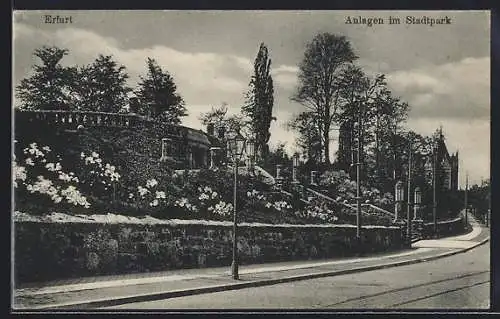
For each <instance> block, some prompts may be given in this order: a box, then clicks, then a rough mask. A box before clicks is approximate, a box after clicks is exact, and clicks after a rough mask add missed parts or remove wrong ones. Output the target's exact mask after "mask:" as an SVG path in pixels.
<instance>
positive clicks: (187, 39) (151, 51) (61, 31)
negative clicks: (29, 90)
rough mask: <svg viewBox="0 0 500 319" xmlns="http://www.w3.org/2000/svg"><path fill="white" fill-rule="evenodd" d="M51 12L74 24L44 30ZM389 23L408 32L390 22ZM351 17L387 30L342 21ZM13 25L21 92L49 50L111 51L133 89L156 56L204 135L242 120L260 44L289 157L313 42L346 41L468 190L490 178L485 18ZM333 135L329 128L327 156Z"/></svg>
mask: <svg viewBox="0 0 500 319" xmlns="http://www.w3.org/2000/svg"><path fill="white" fill-rule="evenodd" d="M47 15H50V16H52V17H56V16H57V15H59V16H60V17H71V23H66V24H49V23H45V21H46V16H47ZM389 16H392V17H398V18H400V19H401V24H399V25H395V24H388V19H389ZM406 16H412V17H415V18H421V17H430V18H440V17H446V16H447V17H449V18H450V19H451V23H450V24H445V25H433V26H430V25H428V24H427V25H424V24H418V25H417V24H406V23H405V21H406V20H405V19H406ZM347 17H351V20H353V18H358V17H362V18H372V17H378V18H382V19H383V21H384V24H378V25H372V26H371V27H370V26H368V25H366V24H347V23H346V20H347ZM13 20H14V21H13V24H14V26H13V83H14V85H17V84H18V83H19V82H20V81H21V79H23V78H25V77H27V76H29V75H30V73H31V72H32V66H33V65H34V64H38V63H39V61H38V60H37V59H36V58H35V57H34V56H33V51H34V50H35V49H37V48H39V47H41V46H43V45H49V46H50V45H56V46H59V47H63V48H66V49H68V50H69V54H68V55H67V56H66V57H64V59H63V60H62V64H63V65H85V64H88V63H91V62H92V61H93V60H94V59H95V58H96V57H97V56H98V54H105V55H112V56H113V57H114V59H115V60H117V61H118V62H119V63H121V64H123V65H124V66H126V68H127V72H128V74H129V75H130V78H129V85H130V86H132V87H135V85H136V84H137V82H138V80H139V77H140V76H141V75H145V73H146V63H145V61H146V58H147V57H151V58H154V59H156V60H157V61H158V62H159V64H160V65H161V67H162V68H163V69H164V70H166V71H168V72H169V73H170V74H171V75H172V76H173V78H174V81H175V83H176V84H177V88H178V92H179V93H180V95H181V96H182V97H183V98H184V100H185V102H186V107H187V110H188V113H189V115H188V116H187V117H185V118H183V124H184V125H186V126H190V127H194V128H200V129H201V128H202V127H201V124H200V121H199V115H200V113H201V112H207V111H209V110H210V109H211V108H212V107H214V106H220V105H222V104H223V103H227V105H228V108H229V113H236V112H239V110H240V108H241V105H242V104H243V101H244V93H245V92H246V91H247V90H248V83H249V81H250V77H251V75H252V71H253V66H252V64H253V61H254V59H255V56H256V54H257V51H258V48H259V45H260V43H261V42H263V43H265V44H266V46H267V47H268V49H269V55H270V58H271V59H272V67H271V68H272V75H273V80H274V85H275V95H274V108H273V115H274V116H276V118H277V120H276V121H274V122H273V123H272V124H271V140H270V144H271V146H274V145H277V144H278V143H280V142H285V143H286V147H287V150H288V151H289V152H290V153H291V152H293V151H294V150H295V145H294V133H293V132H290V131H287V130H286V127H285V124H286V122H287V121H289V120H290V119H291V118H292V117H293V115H294V114H298V113H299V112H301V111H303V110H304V107H303V106H302V105H300V104H297V103H295V102H292V101H291V100H290V96H291V95H292V94H293V92H294V90H295V89H296V86H297V72H298V67H297V66H298V64H299V63H300V61H301V60H302V58H303V55H304V50H305V47H306V44H307V43H308V42H310V41H311V40H312V39H313V37H314V36H315V35H316V34H318V33H322V32H330V33H334V34H339V35H344V36H346V37H347V39H348V40H349V41H350V42H351V44H352V47H353V49H354V51H355V53H356V54H357V55H358V56H359V59H358V60H357V61H356V64H357V65H360V66H361V67H362V68H363V70H364V71H365V72H366V73H367V74H368V75H370V76H374V75H376V74H385V75H386V77H387V82H388V86H389V88H390V89H391V91H392V92H393V95H395V96H398V97H400V98H401V99H402V100H404V101H406V102H408V103H409V105H410V107H411V110H410V113H409V118H408V121H407V123H406V127H407V128H409V129H412V130H414V131H416V132H417V133H420V134H423V135H430V134H432V132H434V131H435V130H436V129H437V128H439V127H440V126H442V128H443V132H444V134H445V137H446V143H447V146H448V150H449V151H450V152H455V151H458V152H459V158H460V172H459V179H460V185H461V186H462V187H463V186H464V185H465V175H466V173H468V174H469V182H470V183H479V182H480V181H481V179H483V178H489V176H490V13H489V11H427V12H425V11H185V10H183V11H160V10H158V11H16V12H14V15H13ZM14 99H15V97H14ZM14 103H16V102H15V100H14ZM337 138H338V133H337V132H336V131H334V132H332V142H331V143H332V150H331V152H332V154H331V157H332V158H333V156H334V155H333V153H334V152H335V151H336V150H337V145H338V143H337V142H338V141H337Z"/></svg>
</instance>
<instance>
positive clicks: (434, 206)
mask: <svg viewBox="0 0 500 319" xmlns="http://www.w3.org/2000/svg"><path fill="white" fill-rule="evenodd" d="M436 166H437V146H436V144H434V145H433V149H432V219H433V221H434V237H437V216H436V209H437V197H436V179H437V176H436V171H437V169H436Z"/></svg>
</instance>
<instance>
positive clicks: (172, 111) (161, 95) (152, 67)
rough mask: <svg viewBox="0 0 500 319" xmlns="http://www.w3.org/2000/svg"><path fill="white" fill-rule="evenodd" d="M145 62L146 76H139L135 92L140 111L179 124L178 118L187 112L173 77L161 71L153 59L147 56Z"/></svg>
mask: <svg viewBox="0 0 500 319" xmlns="http://www.w3.org/2000/svg"><path fill="white" fill-rule="evenodd" d="M146 64H147V69H148V73H147V76H146V77H141V82H140V83H139V90H138V91H137V92H136V95H137V98H138V101H139V103H140V105H141V110H140V113H142V114H146V115H148V116H150V117H152V118H156V119H160V120H162V121H165V122H167V123H173V124H179V123H180V122H181V120H180V118H181V117H183V116H186V115H187V113H186V108H185V106H184V100H183V99H182V97H181V96H180V95H179V93H177V86H176V85H175V83H174V79H173V77H172V76H171V75H170V73H168V72H167V71H163V70H162V69H161V67H160V66H159V65H158V62H156V60H155V59H152V58H147V60H146Z"/></svg>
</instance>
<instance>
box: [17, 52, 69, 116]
mask: <svg viewBox="0 0 500 319" xmlns="http://www.w3.org/2000/svg"><path fill="white" fill-rule="evenodd" d="M67 54H68V50H67V49H62V48H58V47H55V46H54V47H47V46H43V47H42V48H40V49H36V50H35V52H34V56H36V57H37V58H38V59H40V60H41V61H42V65H34V66H33V70H34V72H33V75H31V76H30V77H28V78H25V79H23V80H21V83H20V84H19V85H18V86H17V87H16V96H17V98H19V99H20V100H21V105H20V106H19V108H20V109H27V110H68V109H70V108H71V104H70V101H69V92H70V90H71V79H72V71H71V69H70V68H68V67H64V66H62V65H61V64H60V62H61V60H62V58H63V57H64V56H66V55H67Z"/></svg>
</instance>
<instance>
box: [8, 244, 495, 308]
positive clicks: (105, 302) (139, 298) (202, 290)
mask: <svg viewBox="0 0 500 319" xmlns="http://www.w3.org/2000/svg"><path fill="white" fill-rule="evenodd" d="M489 240H490V238H489V237H488V238H485V239H483V240H482V241H480V242H478V243H477V244H475V245H473V246H471V247H468V248H464V249H461V250H457V251H452V252H446V253H442V254H439V255H435V256H430V257H426V258H418V259H411V260H405V261H398V262H393V263H387V264H378V265H372V266H365V267H359V268H353V269H345V270H334V271H326V272H320V273H313V274H305V275H298V276H291V277H285V278H278V279H265V280H258V281H250V282H243V283H235V284H223V285H215V286H206V287H199V288H189V289H179V290H174V291H167V292H156V293H148V294H141V295H134V296H126V297H118V298H113V299H109V298H106V299H97V300H91V301H83V302H72V303H64V304H54V305H44V306H39V307H33V308H25V309H17V310H19V311H23V310H31V309H40V310H41V309H50V310H65V309H66V310H69V309H72V310H75V309H89V308H100V307H112V306H118V305H123V304H127V303H136V302H145V301H154V300H161V299H170V298H176V297H184V296H191V295H199V294H206V293H212V292H221V291H229V290H238V289H244V288H252V287H262V286H269V285H275V284H281V283H287V282H293V281H300V280H308V279H316V278H322V277H332V276H340V275H347V274H352V273H357V272H364V271H371V270H377V269H384V268H392V267H397V266H405V265H411V264H417V263H421V262H427V261H432V260H436V259H439V258H444V257H448V256H453V255H457V254H460V253H464V252H467V251H469V250H471V249H474V248H476V247H478V246H481V245H483V244H485V243H486V242H488V241H489Z"/></svg>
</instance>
